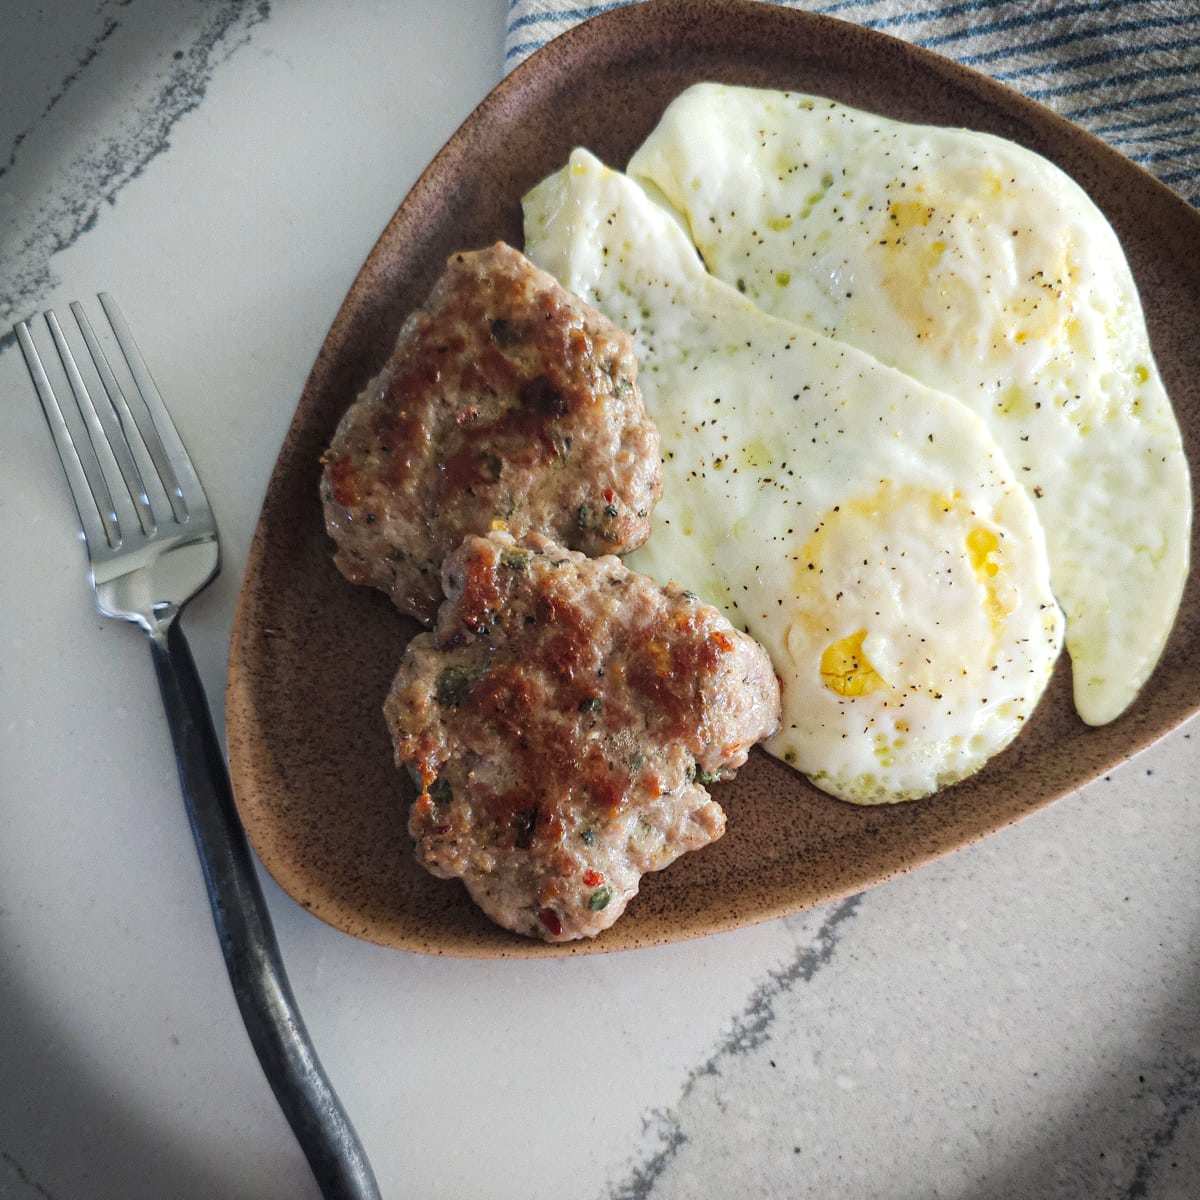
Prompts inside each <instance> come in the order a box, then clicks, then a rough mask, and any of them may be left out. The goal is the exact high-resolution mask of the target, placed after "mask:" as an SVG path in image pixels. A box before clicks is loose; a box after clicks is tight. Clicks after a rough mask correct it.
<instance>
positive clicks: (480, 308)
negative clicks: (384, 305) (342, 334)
mask: <svg viewBox="0 0 1200 1200" xmlns="http://www.w3.org/2000/svg"><path fill="white" fill-rule="evenodd" d="M324 463H325V469H324V473H323V475H322V484H321V495H322V500H323V502H324V507H325V523H326V528H327V529H328V531H329V533H330V535H331V536H332V537H333V539H334V540H335V541H336V542H337V544H338V549H337V554H336V555H335V558H334V561H335V563H336V564H337V566H338V568H339V569H340V570H341V572H342V573H343V574H344V575H345V576H346V577H347V578H348V579H350V580H351V581H353V582H354V583H365V584H371V585H373V586H374V587H378V588H382V589H383V590H384V591H385V592H388V593H390V595H391V597H392V599H393V601H394V602H395V603H396V605H397V606H398V607H399V608H401V609H402V610H403V611H405V612H407V613H411V614H412V615H414V616H416V617H419V618H420V619H421V620H423V621H426V622H428V621H431V620H432V619H433V616H434V613H435V612H436V610H437V606H438V603H439V602H440V600H441V590H440V587H439V574H438V573H439V569H440V567H441V563H442V559H443V558H444V557H445V555H446V554H447V553H448V552H449V551H450V550H452V549H453V548H454V547H455V546H457V545H458V544H459V543H460V542H461V541H462V539H463V537H464V535H466V534H468V533H485V532H487V530H488V529H489V527H494V525H493V524H492V523H493V522H495V521H503V522H505V523H506V525H507V528H508V529H509V530H510V531H511V532H513V533H514V534H516V535H517V536H522V535H524V534H525V533H527V532H530V531H536V532H541V533H544V534H547V535H549V536H552V537H554V538H555V540H557V541H559V542H561V543H562V544H564V545H566V546H569V547H572V548H574V549H577V550H582V551H583V552H584V553H586V554H608V553H616V554H624V553H626V552H627V551H630V550H634V549H636V548H637V547H638V546H640V545H641V544H642V542H644V541H645V540H646V537H647V535H648V533H649V528H650V512H651V510H652V509H653V507H654V505H655V503H656V502H657V501H658V498H659V496H660V495H661V494H662V464H661V462H660V460H659V441H658V431H657V429H656V427H655V426H654V423H653V422H652V421H651V420H650V419H649V418H648V417H647V415H646V411H645V409H644V407H643V405H642V397H641V393H640V391H639V390H638V387H637V363H636V359H635V357H634V351H633V342H632V340H631V338H630V337H629V336H628V334H626V333H624V332H622V331H621V330H619V329H617V328H616V326H614V325H613V324H612V323H611V322H610V321H609V320H608V319H607V318H606V317H604V316H602V315H601V314H600V313H598V312H596V311H595V310H594V309H592V308H590V307H589V306H588V305H586V304H585V303H584V302H583V301H581V300H580V299H579V298H578V297H576V296H573V295H571V293H569V292H567V291H565V290H564V289H563V288H562V287H560V286H559V285H558V283H557V282H555V280H554V279H553V277H552V276H550V275H548V274H546V273H545V272H544V271H540V270H538V269H537V268H536V267H534V266H533V264H532V263H530V262H529V260H528V259H526V258H525V257H524V256H523V255H522V254H520V253H518V252H517V251H516V250H513V249H512V248H511V247H509V246H506V245H504V244H503V243H497V244H496V245H495V246H492V247H491V248H490V249H487V250H481V251H478V252H475V253H470V254H456V255H454V256H453V257H452V258H451V259H450V261H449V263H448V264H447V267H446V271H445V273H444V274H443V275H442V277H441V279H440V280H439V282H438V283H437V285H436V286H435V287H434V289H433V292H432V293H431V295H430V297H429V299H428V301H427V302H426V304H425V306H424V307H423V308H422V309H420V310H418V311H417V312H415V313H414V314H413V315H412V316H411V317H410V318H409V319H408V320H407V321H406V322H405V324H404V327H403V329H402V330H401V331H400V336H399V339H398V341H397V343H396V348H395V350H394V351H393V353H392V356H391V358H389V359H388V361H387V363H386V365H385V366H384V367H383V369H382V371H380V373H379V374H378V375H377V376H376V377H375V378H374V379H373V380H372V381H371V382H370V383H369V384H368V385H367V387H366V389H365V390H364V391H363V393H362V395H361V396H360V397H359V398H358V400H357V401H356V402H355V403H354V404H353V405H351V407H350V409H349V410H348V412H347V413H346V415H345V416H344V417H343V419H342V421H341V423H340V425H339V426H338V429H337V432H336V435H335V436H334V439H333V444H332V445H331V447H330V449H329V450H328V452H327V453H326V455H325V458H324Z"/></svg>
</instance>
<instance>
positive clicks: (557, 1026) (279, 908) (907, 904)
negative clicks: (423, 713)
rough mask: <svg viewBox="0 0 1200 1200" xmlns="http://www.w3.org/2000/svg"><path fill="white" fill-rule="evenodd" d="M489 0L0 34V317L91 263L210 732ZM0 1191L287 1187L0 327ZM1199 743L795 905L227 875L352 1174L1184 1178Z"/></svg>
mask: <svg viewBox="0 0 1200 1200" xmlns="http://www.w3.org/2000/svg"><path fill="white" fill-rule="evenodd" d="M507 7H508V6H507V2H506V0H470V2H469V3H468V2H467V0H463V3H461V4H458V3H456V4H446V3H444V2H443V0H406V2H405V3H404V4H390V5H389V4H383V3H379V2H378V0H352V2H347V3H344V4H338V5H331V4H321V3H315V2H312V0H297V2H295V3H291V4H286V5H285V4H275V5H270V4H268V3H267V2H266V0H262V2H260V3H258V4H250V3H239V2H236V0H184V2H181V3H179V4H173V5H161V4H155V3H153V2H152V0H121V2H118V0H86V2H85V0H69V2H64V3H60V4H57V5H53V6H50V5H47V6H40V7H39V6H32V5H29V6H16V7H15V8H14V10H13V11H12V12H10V13H8V14H6V20H5V26H6V32H5V37H4V39H3V41H2V42H0V310H2V311H0V317H2V318H3V319H2V320H0V327H2V328H4V329H6V330H7V329H8V328H9V327H10V326H11V323H12V322H13V321H14V320H16V319H19V318H23V317H26V316H28V315H30V314H31V313H33V312H35V311H38V310H40V309H42V308H47V307H63V306H65V304H66V302H67V301H68V300H70V299H74V298H76V297H78V296H90V295H91V294H92V293H94V292H96V291H97V290H101V289H107V290H111V291H112V292H114V293H115V294H116V296H117V297H118V298H119V299H120V300H121V302H122V305H123V307H124V309H125V312H126V315H127V317H128V319H129V321H130V324H131V325H132V327H133V329H134V331H135V332H136V334H137V336H138V339H139V341H140V343H141V345H142V347H143V350H144V351H145V353H146V355H147V357H148V358H149V360H150V362H151V366H152V368H153V370H154V373H155V376H156V378H157V380H158V383H159V385H160V387H161V388H162V391H163V392H164V394H165V395H166V396H167V398H168V402H169V404H170V407H171V409H172V412H173V414H174V416H175V418H176V421H177V423H178V425H179V426H180V429H181V432H182V433H183V435H184V438H185V440H186V441H187V443H188V445H189V447H190V449H191V450H192V452H193V455H194V457H195V459H196V461H197V464H198V467H199V470H200V473H201V476H202V477H203V479H204V480H205V483H206V485H207V487H208V490H209V494H210V495H211V496H212V497H213V498H214V505H215V507H216V509H217V516H218V519H219V521H220V526H221V532H222V538H223V549H224V562H225V566H224V571H223V573H222V575H221V577H220V579H219V580H218V581H217V583H216V584H214V585H213V586H212V587H211V588H210V589H209V590H208V591H207V592H206V593H205V594H204V595H203V596H202V597H201V598H200V599H198V600H197V601H196V602H195V603H194V604H193V605H192V606H191V607H190V608H189V610H188V613H187V615H186V617H185V619H184V624H185V627H186V630H187V633H188V636H189V638H190V639H191V643H192V647H193V650H194V652H195V654H196V657H197V660H198V663H199V665H200V669H201V673H202V675H203V678H204V682H205V685H206V687H207V689H208V693H209V696H210V698H211V700H212V705H213V709H214V714H215V716H216V718H217V721H218V725H219V724H220V721H221V697H222V693H223V686H224V675H225V666H226V653H227V644H228V639H229V632H230V625H231V621H232V615H233V607H234V603H235V599H236V595H237V590H238V586H239V583H240V578H241V574H242V569H243V566H244V563H245V558H246V552H247V547H248V544H249V540H250V537H251V534H252V531H253V528H254V523H255V519H256V515H257V511H258V507H259V504H260V501H261V497H262V492H263V489H264V487H265V484H266V481H267V478H268V475H269V472H270V469H271V466H272V463H273V460H274V457H275V453H276V450H277V448H278V445H279V442H280V440H281V438H282V436H283V433H284V430H285V429H286V427H287V424H288V422H289V419H290V417H291V413H292V410H293V408H294V405H295V402H296V399H297V397H298V396H299V393H300V390H301V388H302V386H303V383H304V379H305V377H306V375H307V373H308V369H309V367H310V365H311V363H312V361H313V358H314V356H315V354H316V351H317V349H318V347H319V346H320V344H321V341H322V339H323V337H324V334H325V332H326V330H327V328H328V326H329V323H330V321H331V319H332V317H333V315H334V313H335V312H336V310H337V308H338V306H339V305H340V303H341V300H342V297H343V296H344V294H345V292H346V289H347V287H348V286H349V284H350V282H351V281H352V279H353V277H354V275H355V273H356V272H357V269H358V267H359V265H360V263H361V262H362V260H363V258H364V257H365V256H366V254H367V252H368V251H369V249H370V247H371V245H372V243H373V242H374V240H375V238H376V236H377V235H378V233H379V231H380V230H381V228H382V227H383V225H384V224H385V222H386V221H387V219H388V218H389V217H390V215H391V213H392V212H393V210H394V209H395V207H396V205H397V204H398V202H399V201H400V200H401V198H402V197H403V196H404V194H405V192H406V191H407V190H408V188H409V187H410V186H411V184H412V183H413V181H414V180H415V179H416V177H417V175H418V174H419V172H420V171H421V169H422V168H423V167H424V166H425V165H426V163H427V162H428V161H429V160H430V158H431V157H432V156H433V155H434V154H435V153H436V151H437V150H438V148H439V147H440V146H441V145H442V143H443V142H444V141H445V140H446V138H447V137H448V136H449V135H450V134H451V133H452V132H453V130H454V129H455V127H456V126H457V125H458V124H459V123H460V121H461V120H462V119H463V118H465V117H466V115H467V114H468V113H469V112H470V110H471V109H472V107H473V106H474V105H475V104H476V103H477V102H478V101H479V100H480V99H481V98H482V97H483V96H484V95H485V94H486V92H487V91H488V90H489V88H490V87H491V86H492V85H493V84H494V83H495V82H497V81H498V80H499V78H500V76H501V73H502V69H503V40H504V24H505V15H506V10H507ZM0 397H2V398H3V399H2V403H0V512H2V513H3V520H0V562H3V564H4V566H3V587H4V593H3V595H4V603H3V607H2V608H0V650H2V653H0V739H2V741H0V1079H2V1080H3V1081H4V1085H3V1087H2V1088H0V1197H5V1198H9V1197H11V1198H13V1200H102V1198H104V1200H107V1198H110V1197H120V1198H122V1200H141V1198H145V1200H150V1198H156V1200H157V1198H161V1197H167V1196H169V1197H172V1198H174V1200H209V1198H211V1197H214V1196H220V1197H226V1198H246V1200H249V1198H251V1197H253V1198H256V1200H273V1198H278V1200H284V1198H285V1197H286V1198H288V1200H297V1198H300V1197H315V1196H316V1195H317V1190H316V1188H315V1185H314V1184H313V1181H312V1177H311V1175H310V1173H309V1171H308V1167H307V1165H306V1162H305V1160H304V1158H303V1156H302V1154H301V1152H300V1150H299V1149H298V1148H297V1145H296V1143H295V1141H294V1139H293V1137H292V1135H291V1132H290V1130H289V1129H288V1127H287V1125H286V1124H285V1122H284V1120H283V1118H282V1117H281V1116H280V1114H279V1111H278V1109H277V1107H276V1105H275V1102H274V1100H273V1097H272V1095H271V1093H270V1090H269V1089H268V1087H267V1085H266V1083H265V1082H264V1080H263V1077H262V1074H261V1072H260V1069H259V1066H258V1063H257V1061H256V1060H255V1058H254V1056H253V1054H252V1052H251V1050H250V1047H249V1043H248V1041H247V1039H246V1035H245V1032H244V1030H243V1028H242V1025H241V1022H240V1019H239V1017H238V1013H237V1010H236V1007H235V1004H234V1001H233V997H232V995H231V993H230V989H229V984H228V979H227V977H226V974H225V970H224V966H223V964H222V961H221V958H220V954H219V952H218V947H217V944H216V940H215V938H214V937H213V931H212V924H211V920H210V917H209V912H208V906H207V900H206V897H205V894H204V888H203V884H202V881H201V878H200V872H199V869H198V866H197V862H196V858H195V853H194V851H193V848H192V844H191V839H190V834H189V832H188V828H187V824H186V821H185V819H184V814H183V810H182V807H181V804H180V802H179V796H178V788H177V783H176V778H175V767H174V760H173V757H172V754H171V750H170V745H169V741H168V737H167V734H166V730H165V727H164V724H163V721H162V717H161V709H160V705H159V700H158V696H157V692H156V690H155V688H154V683H153V674H152V670H151V664H150V661H149V657H148V655H147V651H146V646H145V644H144V638H142V637H141V635H139V634H138V633H137V632H136V631H135V630H134V629H132V628H131V627H126V626H124V625H121V624H118V623H115V622H111V621H106V620H104V619H103V618H101V617H100V616H99V615H98V614H97V613H96V612H95V610H94V608H93V606H92V597H91V595H90V593H89V591H88V589H87V587H86V585H85V579H84V558H83V552H82V548H81V546H80V544H79V542H78V540H77V538H76V537H75V536H74V532H73V531H74V528H75V526H74V515H73V513H72V510H71V506H70V501H69V498H68V495H67V492H66V489H65V487H64V486H63V482H62V479H61V477H60V472H59V469H58V465H57V462H56V461H55V459H54V455H53V450H52V447H51V443H50V440H49V437H48V434H47V431H46V428H45V424H44V422H43V419H42V416H41V414H40V411H39V409H38V406H37V404H36V402H35V399H34V395H33V392H32V390H31V388H30V385H29V382H28V379H27V377H26V374H25V368H24V365H23V363H22V360H21V356H20V354H19V352H18V351H17V348H16V346H15V345H14V343H13V339H12V338H11V336H10V335H8V334H5V336H4V338H3V339H2V340H0ZM1198 775H1200V739H1197V738H1195V737H1193V735H1192V732H1191V729H1190V728H1189V727H1185V728H1184V729H1183V730H1180V731H1178V732H1176V733H1175V734H1173V735H1171V736H1170V737H1169V738H1167V739H1166V740H1165V741H1163V742H1161V743H1160V744H1158V745H1157V746H1155V747H1153V748H1152V749H1151V750H1149V751H1147V752H1145V753H1143V754H1142V755H1140V756H1139V757H1137V758H1136V759H1134V760H1133V761H1131V762H1129V763H1127V764H1126V765H1124V766H1123V767H1121V768H1120V769H1119V770H1117V771H1115V772H1114V773H1113V774H1112V775H1111V777H1109V778H1107V779H1104V780H1101V781H1097V782H1096V783H1094V784H1092V785H1091V786H1089V787H1087V788H1085V789H1084V790H1083V791H1081V792H1080V793H1078V794H1076V795H1074V796H1071V797H1070V798H1068V799H1066V800H1064V801H1062V802H1060V803H1058V804H1057V805H1055V806H1053V807H1052V808H1050V809H1048V810H1046V811H1044V812H1042V813H1041V814H1039V815H1037V816H1035V817H1033V818H1031V819H1029V820H1028V821H1026V822H1024V823H1022V824H1021V825H1019V826H1017V827H1014V828H1012V829H1009V830H1007V831H1005V832H1004V833H1002V834H1000V835H997V836H995V837H993V838H991V839H989V840H987V841H985V842H983V843H981V844H979V845H977V846H975V847H972V848H971V849H968V850H966V851H963V852H961V853H959V854H956V855H954V856H953V857H951V858H949V859H947V860H944V861H942V862H939V863H937V864H935V865H933V866H930V867H927V868H925V869H923V870H921V871H919V872H916V873H914V874H912V875H909V876H905V877H902V878H899V879H896V880H895V881H893V882H891V883H888V884H886V885H884V886H882V887H879V888H877V889H875V890H872V891H870V892H868V893H866V894H864V895H861V896H856V897H854V898H851V899H848V900H845V901H843V902H841V903H838V904H835V905H832V906H830V907H827V908H824V909H819V910H816V911H813V912H808V913H804V914H801V915H797V916H795V917H791V918H787V919H785V920H779V921H775V922H772V923H769V924H766V925H761V926H758V927H754V928H750V929H746V930H742V931H740V932H736V933H729V934H723V935H720V936H716V937H711V938H707V939H703V940H699V941H695V942H689V943H685V944H680V945H674V946H670V947H666V948H663V949H656V950H647V951H638V952H631V953H627V954H620V955H611V956H606V955H595V956H590V957H586V958H582V959H577V960H572V959H562V960H553V961H524V962H499V963H497V962H474V961H454V960H442V959H436V958H428V957H422V956H417V955H409V954H404V953H399V952H395V951H389V950H385V949H381V948H379V947H376V946H373V945H369V944H367V943H364V942H360V941H356V940H354V939H352V938H350V937H348V936H345V935H343V934H341V933H339V932H336V931H335V930H333V929H330V928H328V927H327V926H325V925H323V924H321V923H320V922H318V921H317V920H315V919H314V918H312V917H311V916H309V915H308V914H307V913H305V912H304V911H302V910H301V909H300V908H299V907H298V906H297V905H295V904H294V903H293V902H292V901H291V900H290V899H289V898H288V897H287V896H285V895H284V894H283V893H282V892H281V891H280V890H279V889H278V888H277V887H276V885H275V884H274V883H273V882H272V881H271V880H270V879H269V878H268V877H267V876H265V874H264V876H263V883H264V888H265V889H266V892H267V896H268V900H269V903H270V907H271V910H272V913H273V916H274V919H275V922H276V927H277V932H278V935H279V939H280V943H281V947H282V951H283V955H284V958H285V960H286V962H287V965H288V969H289V971H290V974H291V979H292V984H293V986H294V989H295V991H296V994H297V998H298V1000H299V1002H300V1006H301V1008H302V1010H303V1012H304V1015H305V1018H306V1020H307V1022H308V1025H309V1028H310V1031H311V1033H312V1035H313V1037H314V1040H315V1042H316V1044H317V1047H318V1049H319V1052H320V1054H321V1056H322V1059H323V1061H324V1063H325V1066H326V1068H327V1069H328V1071H329V1074H330V1076H331V1077H332V1079H333V1081H334V1083H335V1085H336V1086H337V1088H338V1090H339V1092H340V1094H341V1097H342V1099H343V1101H344V1103H345V1105H346V1107H347V1109H348V1110H349V1112H350V1114H351V1116H352V1118H353V1120H354V1122H355V1124H356V1126H357V1128H358V1131H359V1133H360V1135H361V1137H362V1139H363V1141H364V1143H365V1145H366V1147H367V1150H368V1153H369V1154H370V1157H371V1159H372V1162H373V1164H374V1167H375V1170H376V1173H377V1174H378V1176H379V1181H380V1184H381V1187H382V1190H383V1194H384V1196H385V1197H389V1198H391V1197H398V1196H406V1195H412V1196H422V1197H429V1198H432V1197H455V1198H457V1197H463V1196H481V1195H487V1196H490V1197H493V1198H495V1200H507V1198H509V1197H511V1198H513V1200H516V1198H517V1197H521V1198H522V1200H531V1198H532V1200H537V1198H546V1200H549V1198H550V1197H556V1196H562V1195H568V1194H569V1195H571V1196H575V1197H580V1198H581V1200H672V1198H675V1197H696V1196H725V1195H731V1194H749V1195H755V1196H763V1197H799V1196H813V1197H818V1196H819V1197H830V1196H847V1197H856V1198H857V1197H863V1198H866V1197H887V1198H889V1200H900V1198H906V1197H911V1198H913V1200H916V1198H918V1197H956V1198H963V1200H984V1198H990V1197H996V1198H1000V1197H1004V1198H1005V1200H1019V1198H1023V1197H1052V1196H1053V1197H1088V1198H1089V1200H1096V1198H1101V1197H1113V1198H1118V1197H1119V1198H1126V1197H1129V1198H1132V1197H1149V1198H1152V1200H1163V1198H1167V1197H1171V1198H1174V1197H1178V1198H1183V1197H1190V1196H1194V1195H1196V1194H1200V889H1197V886H1196V880H1197V875H1198V872H1200V804H1198V803H1197V797H1196V793H1195V787H1194V784H1195V780H1196V779H1197V776H1198Z"/></svg>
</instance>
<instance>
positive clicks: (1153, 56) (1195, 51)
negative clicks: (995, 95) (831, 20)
mask: <svg viewBox="0 0 1200 1200" xmlns="http://www.w3.org/2000/svg"><path fill="white" fill-rule="evenodd" d="M638 2H639V0H608V2H607V3H600V4H586V5H580V4H577V3H575V4H572V3H570V2H569V0H510V4H509V13H508V36H507V39H506V44H505V66H506V67H507V68H508V69H510V70H511V69H512V68H513V67H515V66H516V65H517V63H519V62H521V61H522V60H523V59H525V58H527V57H528V56H529V55H530V54H532V53H533V52H534V51H535V50H537V49H539V48H540V47H541V46H544V45H545V44H546V42H548V41H550V40H551V39H552V38H555V37H557V36H558V35H559V34H560V33H564V32H565V31H566V30H567V29H569V28H570V27H571V26H572V25H576V24H578V23H579V22H580V21H585V20H587V19H589V18H590V17H594V16H598V15H599V14H600V13H603V12H607V11H608V10H609V9H613V8H621V7H623V6H624V5H625V4H629V3H638ZM772 2H777V3H786V4H787V6H788V7H790V8H802V9H806V10H808V11H809V12H817V13H825V14H827V15H829V16H835V17H839V18H841V19H842V20H846V21H855V22H857V23H859V24H861V25H866V26H868V27H869V28H871V29H879V30H882V31H883V32H885V33H890V34H892V35H893V36H895V37H901V38H904V39H905V40H907V41H910V42H913V43H915V44H916V45H918V46H923V47H924V48H926V49H927V50H933V51H935V52H936V53H938V54H943V55H945V56H946V57H948V58H953V59H956V60H957V61H958V62H960V63H963V64H964V65H965V66H968V67H973V68H974V69H975V70H978V71H981V72H984V73H986V74H988V75H990V76H991V77H992V78H993V79H996V80H998V81H999V82H1001V83H1004V84H1006V85H1007V86H1008V87H1011V88H1015V89H1016V90H1017V91H1020V92H1023V93H1024V94H1025V95H1026V96H1029V97H1030V98H1031V99H1033V100H1037V101H1039V102H1040V103H1042V104H1044V105H1046V106H1047V107H1049V108H1052V109H1054V110H1055V111H1056V112H1058V113H1061V114H1062V115H1063V116H1064V117H1067V118H1068V119H1069V120H1071V121H1074V122H1075V123H1077V124H1079V125H1081V126H1083V127H1084V128H1085V129H1087V130H1088V131H1089V132H1091V133H1094V134H1096V136H1098V137H1101V138H1103V139H1104V140H1105V141H1107V142H1108V143H1109V144H1110V145H1112V146H1115V147H1116V148H1117V149H1118V150H1120V151H1121V152H1122V153H1123V154H1125V155H1127V156H1128V157H1129V158H1131V159H1132V160H1133V161H1134V162H1136V163H1138V164H1140V165H1141V166H1143V167H1144V168H1146V170H1148V171H1150V172H1151V173H1152V174H1154V175H1156V176H1158V178H1159V179H1160V180H1162V182H1163V183H1165V184H1167V186H1168V187H1171V188H1174V189H1175V191H1176V192H1178V193H1179V194H1180V195H1181V196H1183V197H1184V199H1186V200H1187V201H1188V202H1189V203H1191V204H1193V205H1195V206H1196V207H1198V208H1200V0H1077V2H1075V3H1055V2H1052V0H1032V2H1031V0H960V3H956V4H930V3H927V2H923V0H834V2H831V3H821V2H820V0H772Z"/></svg>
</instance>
